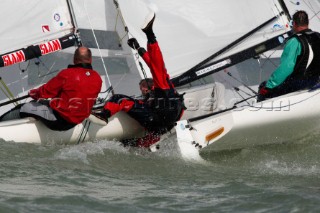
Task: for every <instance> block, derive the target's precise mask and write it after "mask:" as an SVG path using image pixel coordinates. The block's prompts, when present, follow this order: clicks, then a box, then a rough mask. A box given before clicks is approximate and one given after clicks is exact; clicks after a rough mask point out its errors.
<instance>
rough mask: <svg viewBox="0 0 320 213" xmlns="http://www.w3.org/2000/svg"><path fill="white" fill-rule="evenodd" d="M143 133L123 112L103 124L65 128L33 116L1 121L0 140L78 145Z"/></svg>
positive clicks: (84, 123) (87, 123)
mask: <svg viewBox="0 0 320 213" xmlns="http://www.w3.org/2000/svg"><path fill="white" fill-rule="evenodd" d="M89 123H90V125H89ZM144 134H145V131H144V128H142V127H141V126H140V125H139V123H138V122H137V121H135V120H134V119H132V118H131V117H129V116H128V115H127V114H126V113H123V112H119V113H117V114H116V115H115V116H113V117H111V118H110V119H109V123H108V124H107V125H105V126H101V125H98V124H95V123H91V122H89V121H87V122H86V121H84V122H83V123H81V124H78V125H77V126H75V127H74V128H72V129H70V130H68V131H53V130H50V129H48V128H47V127H46V126H45V125H44V124H42V123H41V122H40V121H38V120H35V119H33V118H24V119H19V120H12V121H4V122H1V123H0V138H1V139H3V140H5V141H12V142H24V143H35V144H77V143H81V142H83V141H94V140H97V139H106V140H122V139H129V138H133V137H141V136H143V135H144Z"/></svg>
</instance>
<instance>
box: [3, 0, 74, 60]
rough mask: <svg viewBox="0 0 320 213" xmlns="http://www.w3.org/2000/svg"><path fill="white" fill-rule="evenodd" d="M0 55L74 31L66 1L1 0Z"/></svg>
mask: <svg viewBox="0 0 320 213" xmlns="http://www.w3.org/2000/svg"><path fill="white" fill-rule="evenodd" d="M1 8H2V9H1V13H0V19H1V20H2V27H1V29H0V34H1V37H0V47H1V48H0V55H2V54H5V53H8V52H12V51H14V50H17V49H21V48H26V47H27V46H30V45H35V44H41V43H44V42H47V41H49V40H53V39H57V38H61V37H63V36H66V35H68V34H70V33H72V32H73V30H74V25H73V22H72V19H71V15H70V11H69V10H68V8H69V7H68V3H67V1H66V0H33V1H23V0H3V1H1Z"/></svg>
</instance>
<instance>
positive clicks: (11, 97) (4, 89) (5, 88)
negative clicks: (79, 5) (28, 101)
mask: <svg viewBox="0 0 320 213" xmlns="http://www.w3.org/2000/svg"><path fill="white" fill-rule="evenodd" d="M0 82H1V84H2V87H0V89H1V91H2V92H3V94H5V96H7V98H8V99H9V100H14V95H13V94H12V92H11V91H10V89H9V87H8V86H7V85H6V84H5V83H4V81H3V80H2V78H1V77H0ZM13 104H14V105H15V106H17V105H18V103H17V102H13Z"/></svg>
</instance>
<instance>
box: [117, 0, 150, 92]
mask: <svg viewBox="0 0 320 213" xmlns="http://www.w3.org/2000/svg"><path fill="white" fill-rule="evenodd" d="M113 3H114V5H115V7H116V9H117V12H118V13H117V19H116V25H115V31H116V27H117V23H118V18H119V17H120V18H121V22H122V24H123V26H124V30H125V32H126V34H125V35H124V36H123V37H120V36H119V45H121V42H122V40H123V39H124V38H125V37H126V36H128V37H131V38H133V37H134V36H133V35H132V34H131V33H130V31H129V29H128V27H127V25H126V23H125V21H124V18H123V15H122V13H121V11H120V9H119V3H118V1H117V0H113ZM135 52H136V53H135V54H134V56H135V60H136V62H138V64H139V66H140V70H141V72H142V74H143V77H144V79H147V78H148V76H147V73H146V71H145V69H144V67H143V64H142V62H141V61H140V56H139V54H138V50H135ZM147 86H148V88H149V89H151V88H150V86H149V84H148V83H147Z"/></svg>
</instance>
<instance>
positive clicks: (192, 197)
mask: <svg viewBox="0 0 320 213" xmlns="http://www.w3.org/2000/svg"><path fill="white" fill-rule="evenodd" d="M318 138H319V137H318V136H310V137H308V138H305V139H304V140H302V141H298V142H296V143H295V144H293V145H277V146H265V147H259V148H252V149H245V150H240V151H234V152H221V153H216V154H214V155H211V156H209V157H208V156H205V158H206V159H207V161H206V162H205V163H199V162H190V161H185V160H183V159H181V157H180V155H179V154H178V153H177V151H178V150H177V147H176V146H175V145H174V144H175V142H174V141H170V139H168V141H167V142H168V143H167V145H164V146H162V147H161V149H160V151H159V152H157V153H150V152H148V151H144V150H132V149H131V150H128V149H127V148H124V147H122V146H120V145H119V144H118V143H117V142H110V141H98V142H95V143H86V144H81V145H77V146H47V147H45V146H38V145H29V144H15V143H7V142H0V212H68V213H69V212H184V211H189V212H318V211H319V204H320V178H319V176H320V164H319V162H320V155H319V151H320V143H317V140H318Z"/></svg>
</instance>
